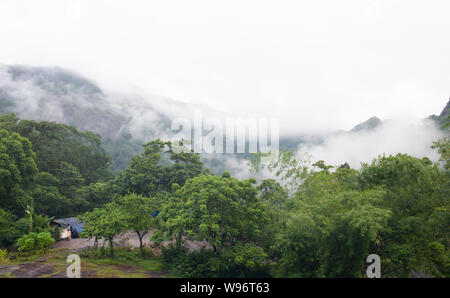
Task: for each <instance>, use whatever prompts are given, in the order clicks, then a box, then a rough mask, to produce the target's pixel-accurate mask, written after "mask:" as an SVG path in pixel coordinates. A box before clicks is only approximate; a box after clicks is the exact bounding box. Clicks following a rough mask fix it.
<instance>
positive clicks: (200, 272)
mask: <svg viewBox="0 0 450 298" xmlns="http://www.w3.org/2000/svg"><path fill="white" fill-rule="evenodd" d="M266 259H267V254H265V253H264V251H263V250H262V249H261V248H258V247H256V246H254V245H242V244H239V243H238V244H236V245H235V246H234V247H230V248H227V249H225V250H224V251H223V252H222V253H221V254H216V253H214V252H213V251H212V250H208V249H204V248H202V249H200V250H199V251H194V252H189V250H188V249H187V248H186V247H183V246H178V247H177V246H175V245H169V247H168V248H163V249H162V260H163V263H164V265H165V266H166V267H167V268H168V269H169V272H170V274H171V276H173V277H189V278H205V277H270V274H269V273H268V271H269V268H268V266H267V265H266V264H265V263H266Z"/></svg>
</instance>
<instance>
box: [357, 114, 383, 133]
mask: <svg viewBox="0 0 450 298" xmlns="http://www.w3.org/2000/svg"><path fill="white" fill-rule="evenodd" d="M380 124H381V120H380V119H379V118H378V117H371V118H369V119H368V120H367V121H364V122H362V123H360V124H358V125H356V126H355V127H353V128H352V129H351V131H352V132H358V131H361V130H372V129H374V128H376V127H378V126H379V125H380Z"/></svg>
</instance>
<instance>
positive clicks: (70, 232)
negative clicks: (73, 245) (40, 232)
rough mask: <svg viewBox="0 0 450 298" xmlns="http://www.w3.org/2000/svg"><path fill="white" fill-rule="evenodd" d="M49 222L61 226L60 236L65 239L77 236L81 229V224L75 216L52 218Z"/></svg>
mask: <svg viewBox="0 0 450 298" xmlns="http://www.w3.org/2000/svg"><path fill="white" fill-rule="evenodd" d="M50 224H51V225H58V226H59V227H60V228H61V234H60V238H61V239H65V240H70V239H72V238H78V235H79V234H80V233H81V232H82V231H83V225H82V224H81V223H79V222H78V220H77V219H76V218H75V217H68V218H59V219H54V220H52V221H51V222H50Z"/></svg>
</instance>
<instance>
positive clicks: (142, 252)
mask: <svg viewBox="0 0 450 298" xmlns="http://www.w3.org/2000/svg"><path fill="white" fill-rule="evenodd" d="M143 237H144V236H141V235H139V249H140V250H141V256H144V248H143V246H142V238H143Z"/></svg>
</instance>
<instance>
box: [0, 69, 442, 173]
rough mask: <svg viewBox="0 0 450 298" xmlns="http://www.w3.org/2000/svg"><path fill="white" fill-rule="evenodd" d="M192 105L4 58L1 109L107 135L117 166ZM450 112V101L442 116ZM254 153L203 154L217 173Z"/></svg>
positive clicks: (318, 141) (291, 140) (295, 143)
mask: <svg viewBox="0 0 450 298" xmlns="http://www.w3.org/2000/svg"><path fill="white" fill-rule="evenodd" d="M192 110H193V106H192V105H187V104H185V103H181V102H176V101H173V100H171V99H168V98H160V97H156V96H150V97H148V96H143V95H141V94H132V95H130V94H116V93H110V92H108V91H105V90H102V88H100V87H99V86H98V84H96V83H95V82H94V81H92V80H90V79H88V78H85V77H84V76H82V75H80V74H77V73H75V72H72V71H69V70H65V69H61V68H58V67H30V66H17V65H14V66H8V65H1V64H0V113H15V114H16V115H17V116H19V117H20V118H22V119H31V120H37V121H56V122H59V123H65V124H70V125H73V126H75V127H77V128H78V129H80V130H89V131H92V132H95V133H97V134H99V135H100V136H101V137H102V140H103V144H104V147H105V150H106V151H107V152H108V154H109V155H111V157H112V165H111V169H112V170H122V169H124V168H125V167H126V166H127V165H128V163H129V161H130V159H131V158H132V157H133V156H134V155H136V154H137V153H139V152H141V150H142V146H141V145H142V144H144V143H146V142H148V141H149V140H151V139H155V138H162V139H170V137H171V136H172V135H173V132H171V130H170V126H171V121H172V120H173V119H174V118H176V117H178V116H180V115H185V116H187V117H191V116H192V114H190V112H191V111H192ZM448 115H449V104H448V103H447V106H446V107H445V108H444V110H443V111H442V113H441V114H440V115H439V116H436V115H434V116H430V117H431V118H432V119H433V120H435V121H436V122H438V123H441V121H443V119H444V118H446V117H448ZM383 123H384V122H383V121H381V120H380V119H379V118H377V117H371V118H370V119H368V120H367V121H365V122H362V123H360V124H358V125H356V126H355V127H353V128H352V129H351V130H350V131H348V132H346V131H340V132H339V131H338V132H335V133H331V134H329V135H296V136H289V137H286V136H281V137H280V150H282V151H283V150H291V151H296V150H298V149H299V148H302V147H304V148H313V147H314V146H321V145H323V144H324V143H325V142H326V140H327V139H330V138H333V137H335V136H336V135H337V136H339V135H342V134H344V135H347V134H349V133H350V134H352V135H355V134H356V135H358V134H364V133H367V132H370V131H373V130H375V129H377V128H379V127H380V126H382V124H383ZM247 157H248V154H225V155H224V154H203V155H202V159H203V160H204V162H205V163H206V164H207V165H208V166H209V167H210V168H211V169H212V170H213V171H214V172H216V173H221V172H223V171H224V170H230V171H231V172H232V173H235V174H236V173H237V172H240V171H241V167H242V161H243V160H244V159H245V158H247Z"/></svg>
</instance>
